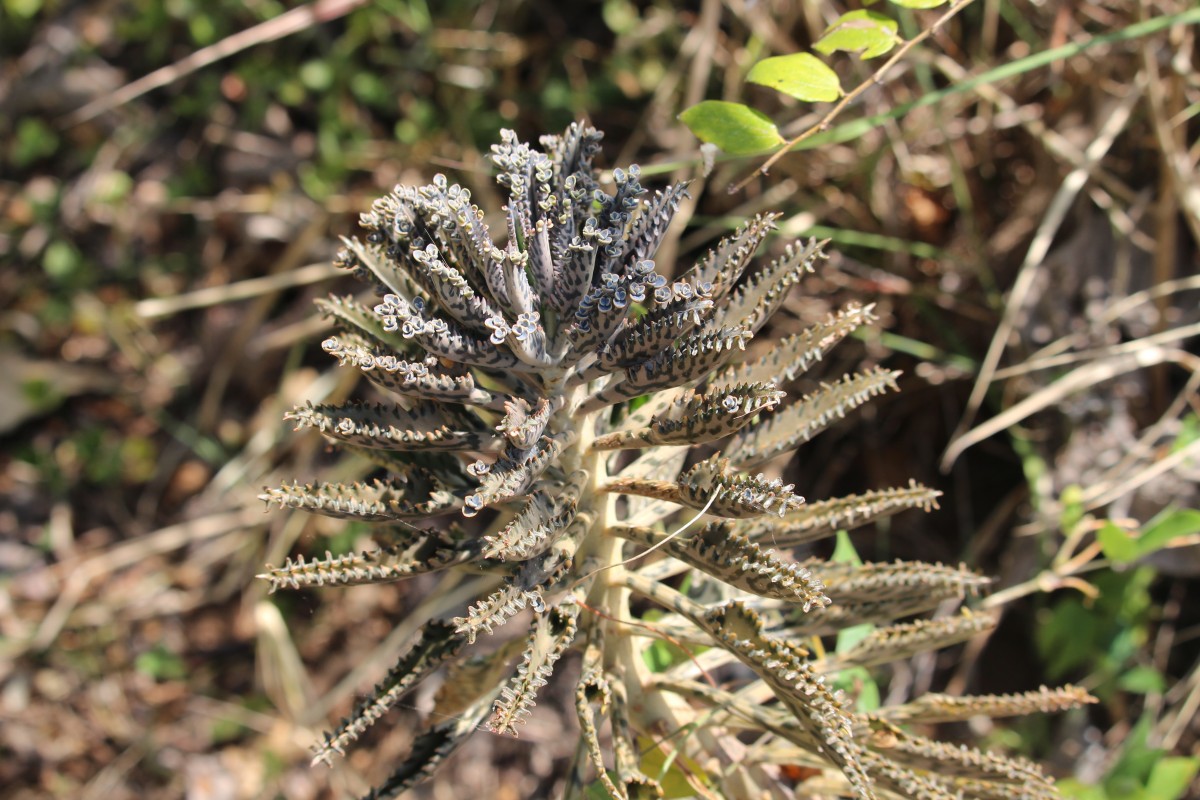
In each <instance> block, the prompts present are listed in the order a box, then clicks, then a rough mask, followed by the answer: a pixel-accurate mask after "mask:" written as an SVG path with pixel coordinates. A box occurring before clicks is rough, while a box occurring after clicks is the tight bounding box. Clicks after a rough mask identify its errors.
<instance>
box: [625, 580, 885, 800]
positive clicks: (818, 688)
mask: <svg viewBox="0 0 1200 800" xmlns="http://www.w3.org/2000/svg"><path fill="white" fill-rule="evenodd" d="M623 582H624V584H625V585H626V586H627V587H629V588H630V589H632V590H633V591H635V592H638V593H639V594H642V595H644V596H646V597H648V598H651V599H653V600H654V601H655V602H658V603H660V604H661V605H663V606H665V607H666V608H669V609H672V610H674V611H677V612H679V613H680V614H682V615H683V616H684V617H687V618H688V619H689V620H690V621H691V622H692V623H693V624H694V625H696V626H697V627H699V628H700V629H701V630H703V631H704V632H706V633H707V634H708V635H709V636H711V637H712V638H713V641H714V643H715V644H716V645H717V646H719V647H721V648H722V649H724V650H726V651H728V652H730V653H732V654H733V655H734V656H736V657H737V659H738V660H739V661H741V662H742V663H743V664H745V665H746V666H747V667H749V668H750V669H751V670H753V671H754V672H755V673H756V674H757V675H758V676H759V678H761V679H762V680H763V682H764V683H765V684H767V685H768V686H769V687H770V688H771V691H772V693H773V694H774V695H775V696H776V697H777V698H779V701H780V702H781V703H782V704H783V705H784V706H786V707H787V708H788V709H789V710H791V712H792V713H793V714H794V715H795V717H796V719H797V720H798V721H799V722H800V724H801V725H802V726H803V727H804V728H805V729H807V730H808V731H809V732H810V733H811V734H812V735H813V736H815V737H817V738H818V740H819V741H821V742H823V747H822V754H823V755H824V757H825V758H827V759H828V760H830V761H831V762H833V763H834V764H835V765H836V766H837V767H838V768H839V769H840V770H841V771H842V774H843V775H845V777H846V780H847V781H848V782H849V783H850V787H851V789H852V790H853V792H854V794H855V796H856V797H858V798H860V799H861V800H874V798H875V796H876V795H875V793H874V790H873V789H872V785H871V779H870V777H869V776H868V775H867V773H866V770H865V768H864V767H863V762H862V756H863V753H864V750H863V748H862V746H861V745H860V744H859V743H858V742H857V741H856V740H855V737H854V730H853V725H852V724H853V712H852V711H850V710H849V709H848V708H847V707H846V702H845V700H844V698H843V696H842V693H841V692H840V691H836V692H835V691H831V690H830V689H829V688H828V687H827V686H825V681H824V678H823V677H822V676H821V675H819V674H818V673H817V672H816V669H815V666H814V661H813V659H812V658H811V655H812V654H811V653H810V652H809V651H808V650H805V649H804V648H803V647H801V646H799V645H798V644H795V643H794V641H795V640H792V639H783V638H777V637H773V636H769V635H768V634H767V633H766V632H765V630H764V627H763V620H762V618H761V617H760V616H759V615H758V614H757V613H756V612H755V611H753V610H752V609H750V608H749V607H747V606H746V605H745V604H743V603H740V602H736V601H735V602H730V603H725V604H723V605H720V606H717V607H715V608H705V607H704V606H701V605H700V604H698V603H695V602H693V601H692V600H689V599H688V598H687V597H685V596H684V595H682V594H680V593H679V592H677V591H675V590H674V589H670V588H669V587H666V586H663V585H662V584H659V583H656V582H654V581H649V580H646V579H645V578H642V577H641V576H638V575H632V574H628V573H627V574H626V575H625V576H624V578H623Z"/></svg>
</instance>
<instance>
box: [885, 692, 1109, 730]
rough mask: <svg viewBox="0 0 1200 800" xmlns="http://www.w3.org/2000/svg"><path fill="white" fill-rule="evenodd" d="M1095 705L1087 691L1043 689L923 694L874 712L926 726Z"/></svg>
mask: <svg viewBox="0 0 1200 800" xmlns="http://www.w3.org/2000/svg"><path fill="white" fill-rule="evenodd" d="M1095 702H1097V700H1096V698H1095V697H1092V695H1091V694H1089V693H1088V691H1087V690H1086V689H1082V688H1080V687H1078V686H1071V685H1069V684H1068V685H1066V686H1061V687H1058V688H1056V689H1050V688H1048V687H1045V686H1043V687H1042V688H1040V689H1038V690H1036V691H1032V692H1020V693H1017V694H986V695H967V696H965V697H955V696H952V695H947V694H933V693H931V694H925V695H922V696H921V697H918V698H916V699H915V700H911V701H909V702H907V703H904V704H903V705H898V706H889V707H886V708H882V709H880V710H879V711H877V712H875V713H876V716H878V717H880V718H881V719H886V720H888V721H890V722H895V723H897V724H902V725H908V724H926V723H934V722H965V721H967V720H969V719H971V718H972V717H1019V716H1025V715H1027V714H1048V713H1056V712H1059V711H1067V710H1069V709H1072V708H1080V707H1081V706H1085V705H1088V704H1090V703H1095Z"/></svg>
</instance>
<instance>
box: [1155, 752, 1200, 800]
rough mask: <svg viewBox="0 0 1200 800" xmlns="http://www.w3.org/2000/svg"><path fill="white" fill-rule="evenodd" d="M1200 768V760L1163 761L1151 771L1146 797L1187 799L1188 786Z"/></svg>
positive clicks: (1184, 758)
mask: <svg viewBox="0 0 1200 800" xmlns="http://www.w3.org/2000/svg"><path fill="white" fill-rule="evenodd" d="M1197 768H1200V758H1196V757H1195V756H1192V757H1183V756H1173V757H1168V758H1164V759H1161V760H1160V761H1159V762H1158V763H1157V764H1155V765H1154V769H1152V770H1151V771H1150V780H1148V781H1147V782H1146V796H1147V797H1154V798H1161V800H1174V798H1180V797H1185V796H1186V795H1187V791H1188V786H1190V785H1191V783H1192V779H1193V778H1195V777H1196V771H1197Z"/></svg>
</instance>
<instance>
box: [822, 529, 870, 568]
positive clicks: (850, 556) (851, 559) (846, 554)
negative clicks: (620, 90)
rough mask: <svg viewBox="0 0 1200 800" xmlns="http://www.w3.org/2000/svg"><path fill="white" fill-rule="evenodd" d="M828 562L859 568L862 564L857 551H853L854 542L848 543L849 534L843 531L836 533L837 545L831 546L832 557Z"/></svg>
mask: <svg viewBox="0 0 1200 800" xmlns="http://www.w3.org/2000/svg"><path fill="white" fill-rule="evenodd" d="M829 560H830V561H833V562H835V563H838V564H853V565H854V566H856V567H861V566H862V563H863V562H862V558H861V557H860V556H859V555H858V551H857V550H855V549H854V542H852V541H850V534H849V533H848V532H846V531H844V530H841V531H838V532H837V543H836V544H835V545H834V546H833V555H832V556H830V558H829Z"/></svg>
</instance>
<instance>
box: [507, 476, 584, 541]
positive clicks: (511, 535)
mask: <svg viewBox="0 0 1200 800" xmlns="http://www.w3.org/2000/svg"><path fill="white" fill-rule="evenodd" d="M586 479H587V473H586V472H582V471H579V472H576V473H573V474H572V475H571V480H570V481H569V482H568V483H567V485H566V486H563V485H562V484H555V485H554V486H553V487H550V488H548V489H547V490H546V491H535V492H532V493H531V494H530V496H529V499H528V500H527V501H526V502H525V506H524V508H522V509H521V511H520V513H518V514H517V516H515V517H513V519H512V521H511V522H509V523H508V524H507V525H505V526H504V527H503V528H501V529H500V530H499V531H498V532H496V533H495V534H489V535H487V536H485V537H484V541H485V542H487V547H486V549H485V550H484V556H485V557H487V558H495V559H500V560H501V561H517V560H525V559H528V558H532V557H533V556H535V555H538V554H539V553H541V552H542V551H544V550H545V549H546V548H547V547H548V546H550V544H551V543H552V542H553V541H554V540H555V539H556V538H557V537H558V535H559V534H561V533H562V532H563V531H565V530H566V529H567V527H568V526H569V525H570V524H571V522H572V521H573V520H574V519H575V511H576V503H577V501H578V499H579V495H580V493H581V492H582V491H583V484H584V482H585V480H586Z"/></svg>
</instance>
